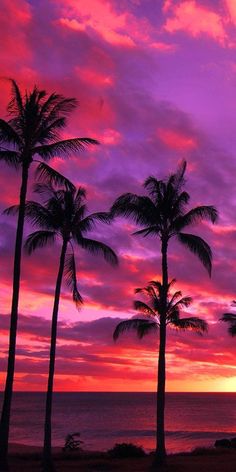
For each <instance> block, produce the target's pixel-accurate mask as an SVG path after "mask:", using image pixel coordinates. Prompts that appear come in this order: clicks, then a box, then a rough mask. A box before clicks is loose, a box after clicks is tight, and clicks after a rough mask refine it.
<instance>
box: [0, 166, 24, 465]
mask: <svg viewBox="0 0 236 472" xmlns="http://www.w3.org/2000/svg"><path fill="white" fill-rule="evenodd" d="M28 171H29V165H23V166H22V183H21V190H20V205H19V213H18V223H17V231H16V242H15V255H14V269H13V288H12V306H11V320H10V335H9V350H8V366H7V378H6V384H5V391H4V399H3V407H2V415H1V422H0V471H7V470H8V462H7V456H8V441H9V426H10V414H11V401H12V391H13V379H14V370H15V351H16V333H17V321H18V303H19V292H20V271H21V252H22V240H23V231H24V217H25V201H26V193H27V183H28Z"/></svg>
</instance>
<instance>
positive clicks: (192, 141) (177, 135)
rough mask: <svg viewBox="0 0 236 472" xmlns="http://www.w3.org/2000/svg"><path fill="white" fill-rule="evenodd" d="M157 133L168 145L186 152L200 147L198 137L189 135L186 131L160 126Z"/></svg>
mask: <svg viewBox="0 0 236 472" xmlns="http://www.w3.org/2000/svg"><path fill="white" fill-rule="evenodd" d="M157 135H158V137H159V138H160V140H161V141H162V142H163V143H164V144H165V145H166V146H167V147H169V148H171V149H175V150H177V151H183V152H184V151H189V150H191V149H196V148H197V147H198V143H197V140H196V138H195V137H193V136H189V135H187V134H186V133H184V131H177V130H171V129H166V128H158V129H157Z"/></svg>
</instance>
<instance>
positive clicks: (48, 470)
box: [43, 240, 67, 472]
mask: <svg viewBox="0 0 236 472" xmlns="http://www.w3.org/2000/svg"><path fill="white" fill-rule="evenodd" d="M66 248H67V240H64V241H63V245H62V250H61V256H60V264H59V270H58V275H57V282H56V289H55V298H54V305H53V313H52V327H51V347H50V362H49V374H48V389H47V398H46V411H45V423H44V447H43V472H53V471H54V470H55V469H54V466H53V461H52V433H51V431H52V426H51V423H52V394H53V379H54V370H55V357H56V339H57V318H58V308H59V300H60V293H61V283H62V277H63V270H64V264H65V255H66Z"/></svg>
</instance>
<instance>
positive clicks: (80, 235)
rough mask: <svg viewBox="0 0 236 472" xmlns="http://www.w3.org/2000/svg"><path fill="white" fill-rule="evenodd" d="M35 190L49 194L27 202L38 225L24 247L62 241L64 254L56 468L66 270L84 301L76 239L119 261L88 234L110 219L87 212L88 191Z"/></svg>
mask: <svg viewBox="0 0 236 472" xmlns="http://www.w3.org/2000/svg"><path fill="white" fill-rule="evenodd" d="M36 191H37V192H38V193H40V194H42V195H43V196H44V197H46V200H45V203H44V205H41V204H40V203H37V202H34V201H31V202H27V203H26V210H25V212H26V218H27V220H29V221H31V223H32V224H33V225H34V226H37V227H39V228H40V229H39V230H38V231H35V232H33V233H32V234H30V235H29V236H28V237H27V240H26V243H25V248H26V250H27V252H28V253H29V254H31V253H32V252H33V251H35V250H36V249H37V248H42V247H44V246H46V245H48V244H53V243H55V242H56V240H58V239H59V240H60V241H61V254H60V262H59V269H58V274H57V281H56V288H55V297H54V305H53V313H52V328H51V348H50V363H49V376H48V389H47V399H46V414H45V428H44V450H43V471H44V472H48V471H53V470H54V468H53V463H52V455H51V411H52V393H53V378H54V367H55V354H56V337H57V318H58V309H59V299H60V292H61V284H62V278H63V273H64V275H65V279H66V282H67V284H68V286H69V287H70V288H71V290H72V294H73V300H74V302H75V303H76V305H77V307H79V306H80V304H81V303H82V301H83V300H82V297H81V295H80V293H79V291H78V288H77V279H76V264H75V254H74V247H73V242H74V243H75V244H76V245H78V246H80V247H82V248H83V249H85V250H87V251H89V252H91V253H92V254H96V253H98V254H99V253H100V254H102V255H103V256H104V258H105V260H106V261H107V262H109V263H110V264H112V265H117V263H118V259H117V256H116V254H115V253H114V251H113V250H112V249H111V248H110V247H109V246H107V245H106V244H104V243H102V242H100V241H96V240H94V239H89V238H87V237H85V235H86V233H87V232H89V231H90V230H91V229H93V228H94V225H95V223H96V222H97V221H102V222H109V217H108V215H107V213H102V212H100V213H93V214H90V215H86V213H87V206H86V204H85V197H86V192H85V190H84V189H83V188H82V187H80V188H79V189H78V190H76V189H75V188H71V189H68V190H55V189H54V188H53V187H52V186H51V185H45V184H38V185H36Z"/></svg>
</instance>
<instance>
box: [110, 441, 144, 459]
mask: <svg viewBox="0 0 236 472" xmlns="http://www.w3.org/2000/svg"><path fill="white" fill-rule="evenodd" d="M108 454H109V455H110V456H111V457H115V458H126V457H144V456H145V455H146V453H145V451H144V450H143V448H142V447H141V446H135V444H132V443H121V444H115V446H114V447H113V448H112V449H109V451H108Z"/></svg>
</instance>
